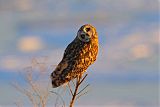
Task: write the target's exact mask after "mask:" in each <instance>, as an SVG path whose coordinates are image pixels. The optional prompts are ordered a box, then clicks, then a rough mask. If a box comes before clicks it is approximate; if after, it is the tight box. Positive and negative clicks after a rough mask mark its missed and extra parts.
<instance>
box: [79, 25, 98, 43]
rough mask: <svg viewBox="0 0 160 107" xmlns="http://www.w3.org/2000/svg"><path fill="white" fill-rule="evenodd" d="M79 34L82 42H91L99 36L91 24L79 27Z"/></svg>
mask: <svg viewBox="0 0 160 107" xmlns="http://www.w3.org/2000/svg"><path fill="white" fill-rule="evenodd" d="M77 36H78V39H80V40H81V41H82V42H90V41H91V40H93V39H94V38H97V34H96V29H95V27H93V26H92V25H89V24H86V25H83V26H82V27H81V28H80V29H79V31H78V33H77Z"/></svg>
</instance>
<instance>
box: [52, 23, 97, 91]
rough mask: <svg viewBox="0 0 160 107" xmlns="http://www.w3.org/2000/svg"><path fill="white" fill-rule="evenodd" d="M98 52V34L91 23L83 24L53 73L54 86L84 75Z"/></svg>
mask: <svg viewBox="0 0 160 107" xmlns="http://www.w3.org/2000/svg"><path fill="white" fill-rule="evenodd" d="M97 54H98V34H97V32H96V28H95V27H93V26H92V25H90V24H86V25H83V26H82V27H81V28H80V29H79V31H78V33H77V36H76V38H75V39H74V40H73V41H72V42H71V43H70V44H69V45H68V46H67V48H66V50H65V52H64V55H63V58H62V60H61V62H60V63H59V64H58V66H57V67H56V69H55V70H54V71H53V72H52V73H51V80H52V86H53V88H56V87H59V86H61V85H62V84H64V83H66V82H69V81H70V80H72V79H74V78H76V77H77V76H79V75H82V74H83V73H84V72H85V71H86V69H87V68H88V67H89V65H91V64H92V63H93V62H94V61H95V60H96V57H97Z"/></svg>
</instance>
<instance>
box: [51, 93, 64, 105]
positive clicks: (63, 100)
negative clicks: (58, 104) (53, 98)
mask: <svg viewBox="0 0 160 107" xmlns="http://www.w3.org/2000/svg"><path fill="white" fill-rule="evenodd" d="M50 92H51V93H53V94H55V95H57V96H58V97H59V98H60V99H61V100H62V103H63V106H64V107H65V102H64V100H63V98H62V96H61V95H60V94H58V93H57V92H54V91H50Z"/></svg>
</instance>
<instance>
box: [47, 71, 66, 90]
mask: <svg viewBox="0 0 160 107" xmlns="http://www.w3.org/2000/svg"><path fill="white" fill-rule="evenodd" d="M50 77H51V81H52V87H53V88H57V87H59V86H61V85H63V84H65V83H67V82H68V81H66V80H63V79H62V78H61V77H60V75H56V74H55V72H52V73H51V76H50Z"/></svg>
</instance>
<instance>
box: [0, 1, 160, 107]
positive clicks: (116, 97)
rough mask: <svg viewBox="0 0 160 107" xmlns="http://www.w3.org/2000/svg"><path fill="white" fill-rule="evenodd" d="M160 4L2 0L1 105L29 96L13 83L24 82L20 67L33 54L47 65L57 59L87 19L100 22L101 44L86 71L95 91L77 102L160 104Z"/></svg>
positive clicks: (122, 106)
mask: <svg viewBox="0 0 160 107" xmlns="http://www.w3.org/2000/svg"><path fill="white" fill-rule="evenodd" d="M158 4H159V2H158V1H157V0H91V1H86V0H81V1H74V0H69V1H59V0H46V1H44V0H39V1H37V0H14V1H13V0H0V107H6V106H11V107H12V106H13V105H14V102H16V99H21V98H22V99H24V100H26V99H25V98H24V97H23V95H22V94H20V93H18V92H17V91H16V90H15V89H14V88H13V87H12V86H11V84H10V83H11V82H13V81H17V82H20V83H21V84H23V83H24V81H23V80H22V79H21V78H22V77H20V75H19V72H18V71H23V70H24V68H26V67H29V66H32V59H33V58H36V59H37V60H38V61H39V62H44V60H45V61H46V62H45V63H47V65H48V67H50V66H53V65H57V64H58V63H59V61H60V60H61V58H62V55H63V52H64V49H65V48H66V46H67V45H68V44H69V43H70V42H71V41H72V40H73V39H74V38H75V36H76V33H77V31H78V29H79V28H80V26H82V25H83V24H86V23H90V24H92V25H94V26H95V27H96V28H97V32H98V35H99V44H100V49H99V54H98V59H97V61H96V62H95V63H94V65H92V66H90V67H89V69H88V71H87V72H88V74H89V75H88V77H87V82H88V83H89V84H91V85H90V88H91V91H90V92H89V93H88V94H87V95H85V96H83V97H82V98H81V99H80V100H79V101H78V102H77V103H76V105H77V106H86V107H87V106H93V105H94V106H100V105H101V106H105V107H158V100H159V96H158V91H159V75H158V74H159V45H160V39H159V30H160V29H159V27H158V23H159V14H158ZM53 69H54V67H52V68H50V69H49V71H48V72H47V73H48V74H46V77H45V79H47V78H49V76H48V75H49V74H50V73H51V72H52V70H53ZM23 85H24V86H25V84H23ZM13 99H14V100H13ZM24 103H25V104H26V105H27V103H26V102H24ZM48 106H50V103H49V104H48Z"/></svg>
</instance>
